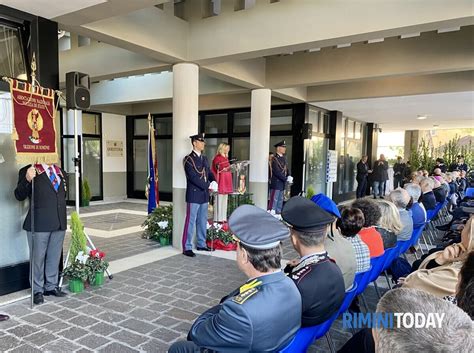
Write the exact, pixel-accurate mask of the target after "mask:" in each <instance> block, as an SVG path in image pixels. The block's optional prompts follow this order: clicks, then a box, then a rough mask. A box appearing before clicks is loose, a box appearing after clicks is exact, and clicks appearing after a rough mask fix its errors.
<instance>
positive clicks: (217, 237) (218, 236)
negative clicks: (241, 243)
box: [206, 223, 237, 250]
mask: <svg viewBox="0 0 474 353" xmlns="http://www.w3.org/2000/svg"><path fill="white" fill-rule="evenodd" d="M206 241H207V246H209V247H211V248H214V249H219V250H235V249H236V248H237V244H236V242H235V240H234V238H233V237H232V233H231V232H230V230H229V226H228V224H227V223H223V224H220V223H208V224H207V237H206Z"/></svg>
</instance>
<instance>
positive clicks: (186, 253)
mask: <svg viewBox="0 0 474 353" xmlns="http://www.w3.org/2000/svg"><path fill="white" fill-rule="evenodd" d="M183 255H184V256H189V257H194V256H196V254H195V253H194V252H193V251H192V250H184V251H183Z"/></svg>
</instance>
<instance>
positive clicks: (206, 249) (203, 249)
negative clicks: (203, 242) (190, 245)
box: [196, 246, 216, 251]
mask: <svg viewBox="0 0 474 353" xmlns="http://www.w3.org/2000/svg"><path fill="white" fill-rule="evenodd" d="M196 249H197V250H199V251H214V250H216V249H211V248H210V247H208V246H206V247H204V248H199V247H198V248H196Z"/></svg>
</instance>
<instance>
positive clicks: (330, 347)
mask: <svg viewBox="0 0 474 353" xmlns="http://www.w3.org/2000/svg"><path fill="white" fill-rule="evenodd" d="M326 341H327V342H328V346H329V350H330V351H331V353H336V349H335V347H334V342H333V341H332V338H331V334H330V333H329V331H328V332H326Z"/></svg>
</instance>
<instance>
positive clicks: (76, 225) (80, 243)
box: [69, 212, 87, 264]
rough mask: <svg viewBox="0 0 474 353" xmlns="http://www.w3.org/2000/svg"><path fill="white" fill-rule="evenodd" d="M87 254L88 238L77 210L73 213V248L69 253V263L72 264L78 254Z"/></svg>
mask: <svg viewBox="0 0 474 353" xmlns="http://www.w3.org/2000/svg"><path fill="white" fill-rule="evenodd" d="M81 251H82V253H84V254H86V252H87V239H86V235H85V233H84V226H83V224H82V222H81V219H80V218H79V215H78V214H77V212H73V213H72V214H71V250H70V253H69V264H72V263H73V262H74V261H75V260H76V257H77V254H79V253H80V252H81Z"/></svg>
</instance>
